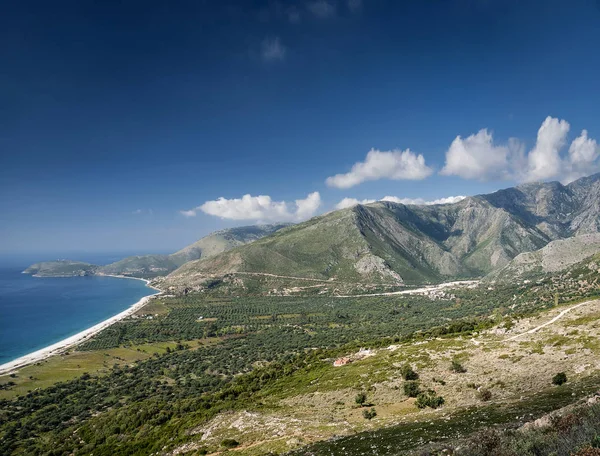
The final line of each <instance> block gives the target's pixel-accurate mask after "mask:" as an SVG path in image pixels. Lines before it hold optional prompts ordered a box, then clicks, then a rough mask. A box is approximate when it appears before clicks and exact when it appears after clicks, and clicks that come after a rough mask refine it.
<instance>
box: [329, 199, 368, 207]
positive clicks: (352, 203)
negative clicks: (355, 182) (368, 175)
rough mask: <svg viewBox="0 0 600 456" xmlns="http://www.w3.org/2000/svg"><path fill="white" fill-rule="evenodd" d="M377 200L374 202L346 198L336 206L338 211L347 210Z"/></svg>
mask: <svg viewBox="0 0 600 456" xmlns="http://www.w3.org/2000/svg"><path fill="white" fill-rule="evenodd" d="M375 201H377V200H372V199H364V200H358V199H356V198H344V199H343V200H341V201H340V202H339V203H337V204H336V205H335V208H336V209H346V208H347V207H354V206H356V205H357V204H369V203H374V202H375Z"/></svg>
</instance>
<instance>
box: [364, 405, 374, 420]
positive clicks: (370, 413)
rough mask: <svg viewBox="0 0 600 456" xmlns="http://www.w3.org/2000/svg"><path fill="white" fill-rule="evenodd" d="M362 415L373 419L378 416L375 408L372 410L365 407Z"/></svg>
mask: <svg viewBox="0 0 600 456" xmlns="http://www.w3.org/2000/svg"><path fill="white" fill-rule="evenodd" d="M362 415H363V417H364V418H365V419H366V420H372V419H373V418H375V417H376V416H377V412H376V411H375V409H374V408H371V410H368V409H365V410H363V412H362Z"/></svg>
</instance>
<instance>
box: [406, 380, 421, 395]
mask: <svg viewBox="0 0 600 456" xmlns="http://www.w3.org/2000/svg"><path fill="white" fill-rule="evenodd" d="M420 392H421V389H420V388H419V382H417V381H415V380H411V381H408V382H405V383H404V394H406V395H407V396H408V397H417V396H418V395H419V393H420Z"/></svg>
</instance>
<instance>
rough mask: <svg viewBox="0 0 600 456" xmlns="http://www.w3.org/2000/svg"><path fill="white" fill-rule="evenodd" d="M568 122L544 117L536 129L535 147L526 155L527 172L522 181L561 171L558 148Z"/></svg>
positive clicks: (564, 138)
mask: <svg viewBox="0 0 600 456" xmlns="http://www.w3.org/2000/svg"><path fill="white" fill-rule="evenodd" d="M569 128H570V125H569V122H567V121H566V120H558V119H555V118H553V117H550V116H548V117H546V120H544V122H543V123H542V126H541V127H540V129H539V130H538V134H537V141H536V143H535V147H534V148H533V149H532V150H531V152H529V155H528V156H527V164H528V168H527V173H526V175H525V176H524V179H523V180H524V181H541V180H546V179H549V178H551V177H556V176H558V174H559V173H560V171H561V158H560V150H561V149H562V148H563V147H564V145H565V144H566V140H567V133H569Z"/></svg>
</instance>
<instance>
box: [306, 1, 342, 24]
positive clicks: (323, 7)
mask: <svg viewBox="0 0 600 456" xmlns="http://www.w3.org/2000/svg"><path fill="white" fill-rule="evenodd" d="M306 8H307V9H308V11H310V12H311V13H312V14H314V15H315V16H316V17H318V18H319V19H326V18H328V17H333V16H335V13H336V8H335V4H334V3H331V2H328V1H327V0H317V1H314V2H310V3H308V4H307V5H306Z"/></svg>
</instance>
